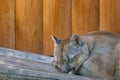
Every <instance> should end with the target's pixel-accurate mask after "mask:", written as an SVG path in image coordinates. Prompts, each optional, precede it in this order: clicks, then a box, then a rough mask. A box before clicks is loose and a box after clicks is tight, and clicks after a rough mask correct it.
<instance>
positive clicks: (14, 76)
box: [0, 73, 54, 80]
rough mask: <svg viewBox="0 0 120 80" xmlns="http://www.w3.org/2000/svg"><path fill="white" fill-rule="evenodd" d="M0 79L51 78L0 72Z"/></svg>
mask: <svg viewBox="0 0 120 80" xmlns="http://www.w3.org/2000/svg"><path fill="white" fill-rule="evenodd" d="M0 80H51V79H45V78H38V77H33V76H32V77H31V76H23V75H14V74H4V73H0ZM52 80H54V79H52Z"/></svg>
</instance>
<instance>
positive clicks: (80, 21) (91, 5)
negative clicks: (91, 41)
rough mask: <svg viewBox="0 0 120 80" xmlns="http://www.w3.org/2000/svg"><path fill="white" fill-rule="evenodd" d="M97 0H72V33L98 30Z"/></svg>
mask: <svg viewBox="0 0 120 80" xmlns="http://www.w3.org/2000/svg"><path fill="white" fill-rule="evenodd" d="M99 16H100V15H99V0H72V33H78V34H84V33H86V32H89V31H94V30H99Z"/></svg>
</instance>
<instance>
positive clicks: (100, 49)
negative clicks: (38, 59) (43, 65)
mask: <svg viewBox="0 0 120 80" xmlns="http://www.w3.org/2000/svg"><path fill="white" fill-rule="evenodd" d="M52 39H53V41H54V61H53V64H54V66H55V67H57V68H58V69H59V70H60V71H62V72H65V73H72V74H79V75H82V76H88V77H96V78H104V79H108V80H120V36H119V35H115V34H112V33H109V32H103V31H96V32H90V33H87V34H84V35H81V36H78V35H77V34H73V35H72V36H71V37H70V38H69V39H66V40H60V39H58V38H56V37H54V36H52Z"/></svg>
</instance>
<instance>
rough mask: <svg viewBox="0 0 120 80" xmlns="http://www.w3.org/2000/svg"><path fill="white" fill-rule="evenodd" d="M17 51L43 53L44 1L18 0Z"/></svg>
mask: <svg viewBox="0 0 120 80" xmlns="http://www.w3.org/2000/svg"><path fill="white" fill-rule="evenodd" d="M16 49H19V50H25V51H29V52H35V53H41V54H42V53H43V0H16Z"/></svg>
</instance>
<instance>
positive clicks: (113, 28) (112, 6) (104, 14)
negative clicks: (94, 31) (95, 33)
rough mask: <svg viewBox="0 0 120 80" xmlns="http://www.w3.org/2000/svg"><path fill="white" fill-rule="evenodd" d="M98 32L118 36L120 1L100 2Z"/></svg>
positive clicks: (101, 0)
mask: <svg viewBox="0 0 120 80" xmlns="http://www.w3.org/2000/svg"><path fill="white" fill-rule="evenodd" d="M100 30H102V31H109V32H112V33H119V34H120V0H100Z"/></svg>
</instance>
